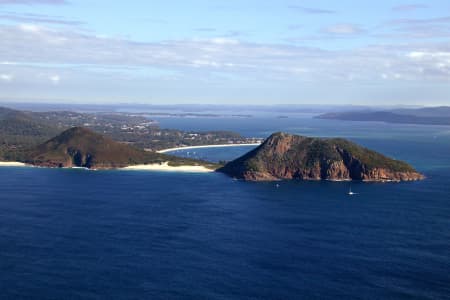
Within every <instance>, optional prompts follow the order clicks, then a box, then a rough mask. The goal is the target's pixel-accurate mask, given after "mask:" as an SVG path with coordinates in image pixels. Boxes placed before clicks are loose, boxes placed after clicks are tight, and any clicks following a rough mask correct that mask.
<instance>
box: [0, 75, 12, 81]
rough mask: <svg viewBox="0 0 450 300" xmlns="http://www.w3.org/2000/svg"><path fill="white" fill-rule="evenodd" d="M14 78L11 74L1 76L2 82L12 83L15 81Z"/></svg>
mask: <svg viewBox="0 0 450 300" xmlns="http://www.w3.org/2000/svg"><path fill="white" fill-rule="evenodd" d="M13 78H14V76H12V75H11V74H0V79H1V80H2V81H6V82H10V81H12V80H13Z"/></svg>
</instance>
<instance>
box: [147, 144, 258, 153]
mask: <svg viewBox="0 0 450 300" xmlns="http://www.w3.org/2000/svg"><path fill="white" fill-rule="evenodd" d="M259 145H261V144H260V143H253V144H220V145H202V146H186V147H177V148H169V149H164V150H159V151H156V152H158V153H166V152H171V151H177V150H189V149H201V148H222V147H239V146H259Z"/></svg>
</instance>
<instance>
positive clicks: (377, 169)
mask: <svg viewBox="0 0 450 300" xmlns="http://www.w3.org/2000/svg"><path fill="white" fill-rule="evenodd" d="M218 171H220V172H223V173H226V174H228V175H230V176H232V177H236V178H239V179H245V180H256V181H259V180H263V181H264V180H279V179H303V180H321V179H327V180H364V181H407V180H418V179H422V178H423V176H422V175H421V174H419V173H418V172H417V171H416V170H414V168H413V167H411V166H410V165H408V164H407V163H405V162H402V161H398V160H394V159H391V158H388V157H386V156H384V155H382V154H380V153H377V152H375V151H371V150H369V149H366V148H363V147H361V146H359V145H357V144H355V143H352V142H350V141H347V140H345V139H321V138H311V137H304V136H298V135H290V134H286V133H275V134H273V135H271V136H270V137H269V138H268V139H267V140H266V141H265V142H264V143H263V144H262V145H261V146H259V147H258V148H256V149H254V150H253V151H250V152H249V153H247V154H245V155H244V156H242V157H240V158H238V159H236V160H234V161H232V162H230V163H228V164H226V165H225V166H224V167H223V168H221V169H219V170H218Z"/></svg>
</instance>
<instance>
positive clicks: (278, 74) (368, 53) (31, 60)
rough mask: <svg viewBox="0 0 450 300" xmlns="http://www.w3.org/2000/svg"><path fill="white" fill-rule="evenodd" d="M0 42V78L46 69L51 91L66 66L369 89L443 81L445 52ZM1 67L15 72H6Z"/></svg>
mask: <svg viewBox="0 0 450 300" xmlns="http://www.w3.org/2000/svg"><path fill="white" fill-rule="evenodd" d="M341 25H342V24H341ZM356 31H357V30H356V29H354V28H353V27H346V26H341V27H339V26H338V27H335V28H334V32H335V33H339V34H350V33H352V32H356ZM0 40H1V41H2V43H0V57H2V59H3V60H4V61H3V63H1V64H0V66H2V65H3V67H2V68H3V70H2V69H0V72H2V73H5V74H6V73H8V72H14V74H16V72H15V71H14V70H16V69H14V68H20V67H21V66H24V65H27V66H28V71H27V72H28V73H30V72H31V70H32V69H33V68H34V69H36V70H38V69H39V68H41V67H45V66H51V67H54V69H52V70H51V71H49V72H48V73H46V76H45V78H46V80H50V81H51V82H53V83H55V84H57V83H59V82H60V81H61V78H63V77H64V78H65V77H66V74H64V73H60V71H59V70H61V68H58V65H63V66H66V67H64V68H66V71H67V72H72V73H73V74H76V73H79V71H80V70H85V71H86V70H94V69H96V71H95V72H103V73H104V74H108V73H109V71H108V68H109V69H111V68H115V69H118V70H120V69H122V70H124V72H126V71H127V69H129V68H152V69H158V70H161V71H164V72H167V71H168V72H169V73H171V74H173V73H176V74H177V75H179V76H182V75H183V74H184V75H186V77H189V76H191V75H192V72H195V76H197V77H204V78H208V77H209V76H210V74H211V73H215V74H218V73H220V72H221V73H222V75H224V76H225V77H226V78H230V77H233V76H238V77H239V78H247V79H251V80H271V79H274V78H275V79H277V80H278V79H279V80H293V79H296V80H304V81H308V82H323V81H329V80H333V81H349V80H352V81H367V82H371V81H373V80H381V79H383V78H384V79H395V78H397V79H401V80H419V81H422V80H435V81H436V80H437V81H449V76H448V64H449V62H448V59H449V57H448V53H450V45H448V44H438V43H436V44H431V43H430V44H428V45H427V46H424V45H414V44H408V45H382V46H377V45H372V46H368V47H360V48H354V49H349V50H341V51H328V50H323V49H320V48H312V47H300V46H292V45H280V44H262V43H249V42H242V41H239V40H234V39H225V38H220V37H218V38H215V39H207V40H178V41H165V42H160V43H156V42H153V43H142V42H141V43H137V42H134V41H131V40H127V39H120V38H108V37H101V38H100V37H97V36H95V35H89V34H86V33H78V32H74V31H69V30H50V29H47V28H45V27H39V28H27V29H26V30H23V26H5V25H0ZM9 62H14V64H16V65H7V64H8V63H9ZM5 68H12V69H5ZM99 70H101V71H99ZM36 72H38V71H36ZM17 74H18V73H17ZM114 74H117V72H115V73H114ZM380 74H386V76H382V75H380ZM395 74H397V76H396V75H395ZM228 75H230V76H228ZM69 76H72V75H69ZM74 76H75V77H76V75H74ZM380 76H381V79H380ZM21 77H22V76H21ZM27 78H30V76H27Z"/></svg>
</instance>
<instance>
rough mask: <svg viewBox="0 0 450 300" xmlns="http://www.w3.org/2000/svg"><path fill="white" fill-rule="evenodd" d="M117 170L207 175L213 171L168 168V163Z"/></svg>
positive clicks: (201, 168) (200, 168) (183, 167)
mask: <svg viewBox="0 0 450 300" xmlns="http://www.w3.org/2000/svg"><path fill="white" fill-rule="evenodd" d="M119 170H125V171H127V170H128V171H168V172H190V173H209V172H214V170H211V169H208V168H206V167H204V166H169V164H168V162H165V163H163V164H151V165H135V166H128V167H125V168H121V169H119Z"/></svg>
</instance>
